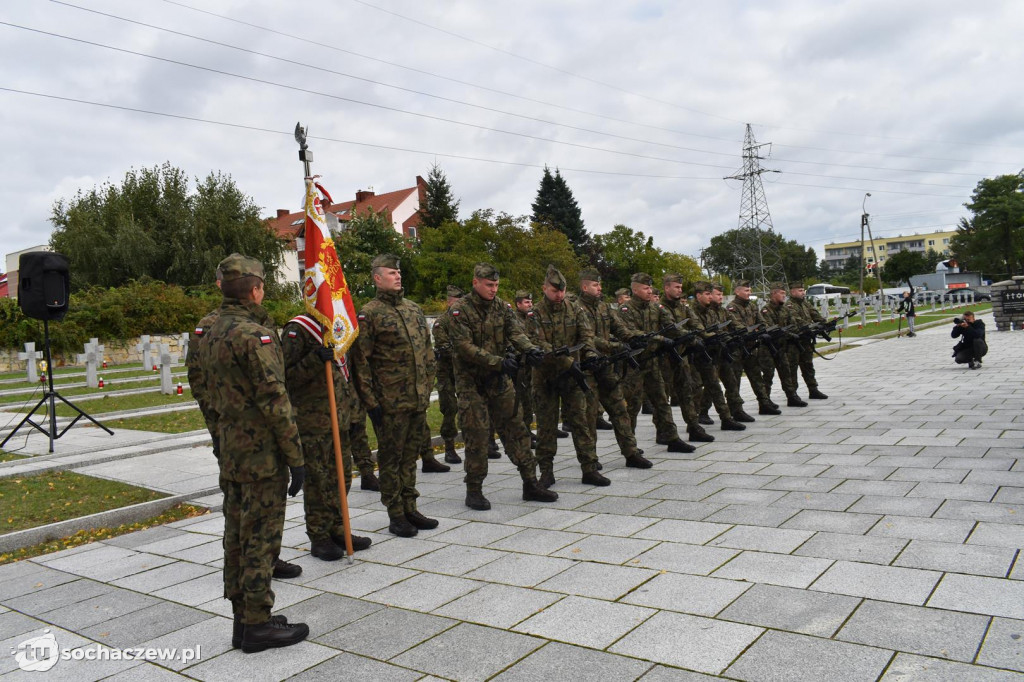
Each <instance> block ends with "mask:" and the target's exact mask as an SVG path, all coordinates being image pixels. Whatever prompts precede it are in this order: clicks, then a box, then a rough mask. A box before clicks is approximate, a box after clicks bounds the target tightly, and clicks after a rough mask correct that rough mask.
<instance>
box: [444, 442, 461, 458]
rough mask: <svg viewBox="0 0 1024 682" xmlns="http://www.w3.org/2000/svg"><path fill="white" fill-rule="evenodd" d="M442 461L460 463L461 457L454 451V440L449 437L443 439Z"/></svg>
mask: <svg viewBox="0 0 1024 682" xmlns="http://www.w3.org/2000/svg"><path fill="white" fill-rule="evenodd" d="M444 461H445V462H447V463H448V464H462V458H461V457H459V453H457V452H455V441H454V440H452V439H451V438H445V439H444Z"/></svg>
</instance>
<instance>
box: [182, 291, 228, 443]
mask: <svg viewBox="0 0 1024 682" xmlns="http://www.w3.org/2000/svg"><path fill="white" fill-rule="evenodd" d="M218 317H220V308H217V309H216V310H213V311H211V312H209V313H207V315H206V317H204V318H203V319H201V320H199V323H198V324H197V325H196V328H195V331H194V332H193V333H192V334H189V337H188V352H187V353H186V355H185V368H186V369H187V370H188V385H189V388H190V389H191V390H192V397H193V398H195V401H196V402H197V403H199V412H200V413H201V414H202V415H203V421H205V422H206V429H207V430H208V431H209V432H210V437H211V438H212V439H213V456H214V457H220V439H219V438H218V437H217V421H216V420H217V415H216V413H215V412H214V411H213V410H212V409H210V400H209V398H208V397H207V391H206V377H205V376H204V374H203V368H202V366H201V365H200V363H199V344H200V342H201V341H202V340H203V337H204V336H205V335H206V333H207V332H208V331H210V328H211V327H212V326H213V323H214V322H216V321H217V318H218Z"/></svg>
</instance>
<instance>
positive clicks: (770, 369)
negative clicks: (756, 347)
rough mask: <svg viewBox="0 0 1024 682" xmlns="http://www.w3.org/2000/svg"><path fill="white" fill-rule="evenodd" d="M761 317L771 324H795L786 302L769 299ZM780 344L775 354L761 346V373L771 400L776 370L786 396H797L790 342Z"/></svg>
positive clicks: (765, 389)
mask: <svg viewBox="0 0 1024 682" xmlns="http://www.w3.org/2000/svg"><path fill="white" fill-rule="evenodd" d="M773 286H774V285H773ZM761 317H763V318H764V321H765V322H767V323H768V325H769V326H773V325H774V326H779V327H788V326H789V325H791V324H793V322H792V320H790V318H789V310H788V309H787V308H786V304H785V303H776V302H774V301H768V303H766V304H765V305H764V306H762V308H761ZM778 345H779V349H778V353H776V354H774V355H773V354H772V352H771V350H770V349H768V348H761V375H762V376H763V377H764V393H765V396H767V397H768V399H769V400H771V395H772V381H773V379H774V377H775V371H776V370H778V372H779V383H781V384H782V390H783V392H784V393H785V394H786V397H787V398H794V397H796V377H794V376H793V375H792V373H791V372H790V371H789V349H788V345H789V342H788V341H780V342H778Z"/></svg>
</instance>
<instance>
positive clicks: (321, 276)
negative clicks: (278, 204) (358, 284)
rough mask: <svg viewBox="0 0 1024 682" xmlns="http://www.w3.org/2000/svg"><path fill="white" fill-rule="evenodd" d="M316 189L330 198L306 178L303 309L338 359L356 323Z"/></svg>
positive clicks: (353, 335)
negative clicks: (322, 331)
mask: <svg viewBox="0 0 1024 682" xmlns="http://www.w3.org/2000/svg"><path fill="white" fill-rule="evenodd" d="M318 191H319V192H323V194H324V197H325V198H326V199H327V201H331V196H330V195H329V194H328V193H327V191H326V190H325V189H324V188H323V187H321V186H320V185H319V184H317V183H315V182H313V178H306V199H305V201H304V202H303V203H304V205H305V207H306V255H305V266H306V270H305V275H304V276H303V279H302V296H303V299H304V300H305V302H306V312H307V313H309V315H310V317H312V318H314V319H315V320H317V321H318V322H320V324H322V325H323V327H324V334H323V337H324V345H325V346H333V347H334V355H335V358H338V359H340V358H341V357H342V356H343V355H344V354H345V352H346V351H348V349H349V347H350V346H351V345H352V343H353V342H354V341H355V340H356V337H357V336H359V325H358V324H356V308H355V304H354V303H353V302H352V294H351V292H350V291H349V289H348V283H347V282H346V281H345V273H344V272H342V269H341V262H340V261H339V260H338V253H337V251H335V249H334V240H333V239H332V238H331V232H330V230H328V229H327V221H326V219H325V217H324V207H323V205H322V204H321V202H320V195H319V194H318Z"/></svg>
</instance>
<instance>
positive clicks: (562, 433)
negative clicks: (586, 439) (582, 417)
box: [555, 428, 569, 438]
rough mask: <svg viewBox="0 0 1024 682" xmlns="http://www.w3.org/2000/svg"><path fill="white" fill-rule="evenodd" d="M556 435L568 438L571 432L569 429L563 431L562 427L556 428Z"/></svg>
mask: <svg viewBox="0 0 1024 682" xmlns="http://www.w3.org/2000/svg"><path fill="white" fill-rule="evenodd" d="M555 435H556V436H558V437H559V438H568V437H569V432H568V431H563V430H562V429H558V428H556V429H555Z"/></svg>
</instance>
